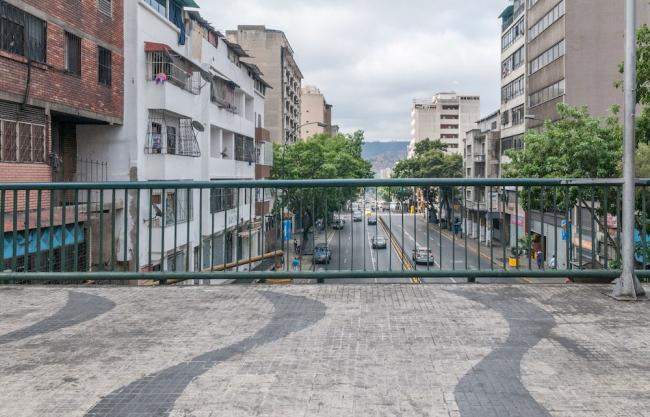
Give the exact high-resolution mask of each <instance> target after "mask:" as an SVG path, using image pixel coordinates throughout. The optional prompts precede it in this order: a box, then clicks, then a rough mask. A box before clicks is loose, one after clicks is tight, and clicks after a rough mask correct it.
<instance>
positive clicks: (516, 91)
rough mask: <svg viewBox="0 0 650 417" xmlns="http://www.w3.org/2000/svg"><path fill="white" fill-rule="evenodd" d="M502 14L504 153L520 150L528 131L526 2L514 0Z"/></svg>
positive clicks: (502, 140)
mask: <svg viewBox="0 0 650 417" xmlns="http://www.w3.org/2000/svg"><path fill="white" fill-rule="evenodd" d="M511 3H512V4H509V5H508V6H507V7H506V8H505V10H504V11H503V12H502V13H501V15H500V16H499V18H500V19H501V154H502V155H504V153H505V151H506V150H508V149H513V148H514V149H518V148H520V147H521V146H522V144H523V136H524V132H525V131H526V123H525V109H526V67H527V65H526V4H525V0H511Z"/></svg>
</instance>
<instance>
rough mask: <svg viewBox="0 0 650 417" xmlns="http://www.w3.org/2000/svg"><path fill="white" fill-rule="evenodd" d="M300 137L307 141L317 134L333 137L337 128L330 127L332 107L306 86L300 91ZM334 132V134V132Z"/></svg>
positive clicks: (320, 94)
mask: <svg viewBox="0 0 650 417" xmlns="http://www.w3.org/2000/svg"><path fill="white" fill-rule="evenodd" d="M301 97H302V99H301V110H300V111H301V116H300V126H301V128H300V137H301V138H302V139H307V138H309V137H311V136H314V135H316V134H319V133H326V134H328V135H333V134H336V133H338V126H336V127H334V126H332V107H333V106H332V105H331V104H329V103H327V100H325V96H324V95H323V93H321V91H320V90H319V89H318V88H316V87H314V86H311V85H310V86H306V87H303V88H302V91H301ZM335 130H336V132H335Z"/></svg>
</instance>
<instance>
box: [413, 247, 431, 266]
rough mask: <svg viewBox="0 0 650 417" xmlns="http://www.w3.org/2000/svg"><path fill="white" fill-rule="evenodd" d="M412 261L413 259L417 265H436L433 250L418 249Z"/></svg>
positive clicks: (414, 250)
mask: <svg viewBox="0 0 650 417" xmlns="http://www.w3.org/2000/svg"><path fill="white" fill-rule="evenodd" d="M411 259H413V262H415V263H416V264H426V265H433V264H434V263H435V260H434V259H433V252H431V249H427V248H419V247H418V248H416V249H413V252H412V255H411Z"/></svg>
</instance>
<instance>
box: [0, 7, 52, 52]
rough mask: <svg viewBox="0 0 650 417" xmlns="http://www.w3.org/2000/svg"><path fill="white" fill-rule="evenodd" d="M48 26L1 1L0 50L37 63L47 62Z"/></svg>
mask: <svg viewBox="0 0 650 417" xmlns="http://www.w3.org/2000/svg"><path fill="white" fill-rule="evenodd" d="M46 38H47V24H46V23H45V22H44V21H43V20H41V19H39V18H37V17H35V16H32V15H31V14H29V13H25V12H24V11H23V10H21V9H19V8H17V7H15V6H13V5H11V4H9V3H7V2H6V1H4V0H0V49H2V50H4V51H7V52H10V53H13V54H16V55H20V56H24V57H25V58H28V59H32V60H34V61H37V62H45V60H46Z"/></svg>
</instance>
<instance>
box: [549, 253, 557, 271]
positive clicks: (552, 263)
mask: <svg viewBox="0 0 650 417" xmlns="http://www.w3.org/2000/svg"><path fill="white" fill-rule="evenodd" d="M548 267H549V268H551V269H557V258H555V255H553V256H551V260H550V261H548Z"/></svg>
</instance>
